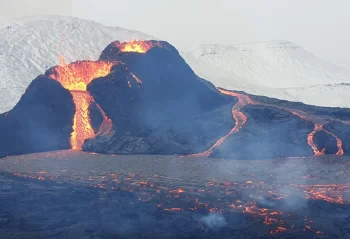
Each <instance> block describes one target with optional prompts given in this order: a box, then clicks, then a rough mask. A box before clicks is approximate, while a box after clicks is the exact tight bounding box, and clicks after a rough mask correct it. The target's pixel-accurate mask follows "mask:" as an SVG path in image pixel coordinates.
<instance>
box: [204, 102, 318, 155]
mask: <svg viewBox="0 0 350 239" xmlns="http://www.w3.org/2000/svg"><path fill="white" fill-rule="evenodd" d="M242 111H243V112H244V113H245V114H246V116H247V117H248V120H247V122H246V124H245V125H244V127H243V128H242V129H241V130H240V131H239V132H238V133H236V134H232V135H231V136H229V137H228V138H227V139H226V140H225V141H224V143H223V144H222V145H220V146H219V147H218V148H216V149H215V150H214V152H213V153H212V155H211V157H225V158H230V159H243V160H244V159H247V160H250V159H271V158H277V157H291V156H293V157H297V156H300V157H301V156H312V155H313V151H312V149H311V148H310V146H309V145H308V143H307V135H308V134H309V133H310V132H311V131H312V130H313V128H314V125H313V124H312V123H310V122H307V121H304V120H303V119H301V118H299V117H297V116H295V115H293V114H291V113H289V112H287V111H283V110H280V109H276V108H270V107H265V106H254V105H248V106H245V107H244V108H243V109H242Z"/></svg>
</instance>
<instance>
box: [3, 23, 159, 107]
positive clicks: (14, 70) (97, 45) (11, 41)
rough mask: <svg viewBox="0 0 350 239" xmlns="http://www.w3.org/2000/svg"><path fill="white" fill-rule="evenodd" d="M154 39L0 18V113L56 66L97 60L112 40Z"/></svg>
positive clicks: (86, 26)
mask: <svg viewBox="0 0 350 239" xmlns="http://www.w3.org/2000/svg"><path fill="white" fill-rule="evenodd" d="M138 39H155V38H154V37H152V36H149V35H146V34H143V33H141V32H137V31H130V30H126V29H123V28H117V27H106V26H104V25H101V24H98V23H95V22H92V21H87V20H82V19H77V18H72V17H58V16H40V17H26V18H16V19H13V18H12V19H6V18H1V19H0V102H1V103H0V112H5V111H8V110H10V109H11V108H12V107H13V106H14V105H15V104H16V103H17V102H18V100H19V99H20V97H21V95H22V94H23V93H24V91H25V89H26V87H27V86H28V85H29V83H30V82H31V81H32V80H33V79H34V78H35V77H36V76H38V75H39V74H42V73H44V72H45V71H46V70H47V69H48V68H50V67H52V66H54V65H57V64H58V63H59V58H58V57H59V55H62V56H63V57H64V58H65V59H66V61H67V62H71V61H76V60H96V59H98V57H99V56H100V54H101V52H102V50H103V49H104V48H105V47H106V46H107V45H108V44H109V43H111V42H112V41H115V40H120V41H129V40H138Z"/></svg>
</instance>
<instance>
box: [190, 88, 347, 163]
mask: <svg viewBox="0 0 350 239" xmlns="http://www.w3.org/2000/svg"><path fill="white" fill-rule="evenodd" d="M218 90H219V91H220V92H221V93H223V94H225V95H230V96H233V97H237V98H238V102H237V103H236V104H235V105H234V106H233V107H232V116H233V118H234V119H235V121H236V123H235V126H234V127H233V129H232V130H231V131H230V132H229V133H228V134H226V135H225V136H223V137H221V138H220V139H219V140H218V141H216V143H215V144H214V145H213V146H211V147H210V148H209V149H208V150H206V151H204V152H202V153H199V154H192V155H191V156H206V157H208V156H209V155H210V154H211V153H212V152H213V150H214V148H216V147H218V146H220V145H221V144H222V143H223V142H224V141H225V139H227V138H228V137H229V136H230V135H231V134H233V133H237V132H239V130H240V129H241V128H242V127H243V126H244V124H245V123H246V122H247V119H248V118H247V116H246V115H245V114H243V112H241V111H240V109H241V108H243V107H244V106H246V105H261V106H266V107H272V108H277V109H280V110H284V111H288V112H290V113H292V114H294V115H296V116H298V117H299V118H302V119H304V120H306V121H310V122H312V123H313V124H315V128H314V130H313V131H312V132H310V133H309V134H308V136H307V142H308V144H309V146H310V147H311V148H312V149H313V151H314V156H320V155H324V154H325V153H324V152H325V150H326V149H325V148H324V149H322V150H319V149H318V148H317V146H316V145H315V143H314V135H315V134H316V132H318V131H324V132H325V133H327V134H329V135H331V136H333V137H334V138H335V139H336V141H337V147H338V151H337V153H336V155H340V156H341V155H343V154H344V151H343V143H342V141H341V140H340V139H339V138H338V137H337V136H336V135H335V134H333V133H331V132H329V131H327V130H325V129H323V125H324V124H325V123H328V122H327V121H325V120H324V119H319V118H317V117H315V116H313V115H310V114H308V113H306V112H304V111H301V110H296V109H290V108H286V107H280V106H277V105H273V104H267V103H260V102H256V101H253V100H252V99H251V98H250V97H249V96H247V95H244V94H240V93H237V92H231V91H228V90H225V89H222V88H218Z"/></svg>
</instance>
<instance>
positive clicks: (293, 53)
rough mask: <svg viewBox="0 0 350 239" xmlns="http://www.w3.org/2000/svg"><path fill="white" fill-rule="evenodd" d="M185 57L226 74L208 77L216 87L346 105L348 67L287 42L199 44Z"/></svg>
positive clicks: (296, 99)
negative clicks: (223, 76) (219, 76)
mask: <svg viewBox="0 0 350 239" xmlns="http://www.w3.org/2000/svg"><path fill="white" fill-rule="evenodd" d="M186 56H187V61H188V62H189V63H190V64H199V63H198V61H200V62H202V64H206V65H210V66H211V67H215V68H216V70H217V71H220V72H222V74H225V75H227V77H226V78H225V79H223V78H214V77H211V78H209V79H210V80H211V81H212V82H213V83H214V84H215V85H217V86H222V87H224V88H228V89H236V90H244V91H247V92H249V93H252V94H261V95H266V96H272V97H277V98H281V99H286V100H293V101H301V102H304V103H307V104H314V105H322V106H341V107H350V102H349V101H348V100H347V99H349V97H350V92H349V93H347V92H348V91H347V90H346V89H349V86H347V85H346V84H343V83H350V70H349V69H345V68H341V67H338V66H336V65H333V64H331V63H329V62H327V61H324V60H322V59H320V58H318V57H316V56H314V55H313V54H311V53H309V52H307V51H306V50H304V49H303V48H301V47H300V46H297V45H296V44H294V43H291V42H288V41H272V42H260V43H252V44H246V45H238V46H234V47H228V46H220V45H200V46H198V47H196V48H194V49H191V50H189V51H187V52H186ZM194 62H195V63H194ZM194 68H195V70H197V71H200V70H199V69H196V67H194ZM203 76H205V73H204V75H203Z"/></svg>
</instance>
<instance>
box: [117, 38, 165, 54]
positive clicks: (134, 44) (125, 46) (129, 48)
mask: <svg viewBox="0 0 350 239" xmlns="http://www.w3.org/2000/svg"><path fill="white" fill-rule="evenodd" d="M115 44H116V47H118V48H119V49H120V51H121V52H137V53H146V52H148V51H149V50H150V49H152V48H153V47H156V46H157V47H162V46H161V44H160V43H159V42H155V41H130V42H123V43H120V42H118V41H117V42H115Z"/></svg>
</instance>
